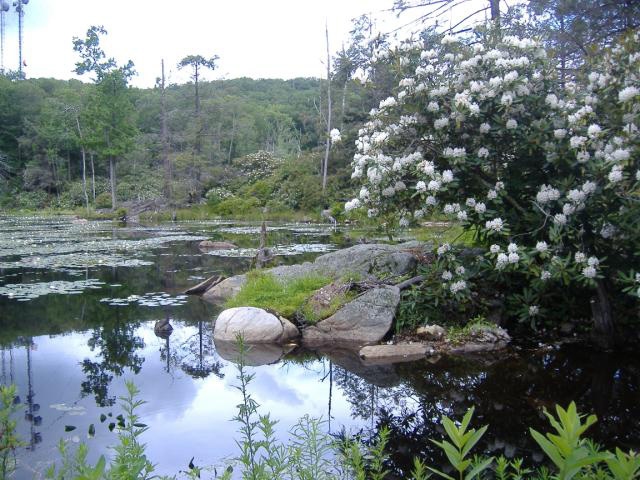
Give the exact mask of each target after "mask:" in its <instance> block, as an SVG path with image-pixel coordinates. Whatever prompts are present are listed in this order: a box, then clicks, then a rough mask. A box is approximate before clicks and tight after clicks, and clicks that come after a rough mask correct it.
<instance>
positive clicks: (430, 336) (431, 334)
mask: <svg viewBox="0 0 640 480" xmlns="http://www.w3.org/2000/svg"><path fill="white" fill-rule="evenodd" d="M416 333H417V334H418V335H420V336H422V337H425V338H426V339H427V340H442V339H443V338H444V337H445V335H446V334H447V331H446V330H445V329H444V328H443V327H441V326H440V325H425V326H424V327H419V328H418V329H417V330H416Z"/></svg>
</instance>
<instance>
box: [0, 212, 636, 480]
mask: <svg viewBox="0 0 640 480" xmlns="http://www.w3.org/2000/svg"><path fill="white" fill-rule="evenodd" d="M258 232H259V225H256V224H238V223H232V222H188V223H178V224H164V225H159V226H152V227H142V226H141V227H125V228H122V227H117V226H114V225H112V224H111V223H110V222H89V223H86V224H74V223H72V221H71V219H68V218H54V219H51V218H47V219H38V218H28V219H24V218H20V219H16V218H1V217H0V346H1V348H2V350H1V352H0V353H1V358H0V368H1V371H0V375H1V378H0V379H1V380H2V382H3V383H5V384H8V383H15V384H16V385H17V387H18V390H19V398H18V399H17V400H16V401H18V402H19V403H20V404H21V406H22V411H21V413H20V415H19V421H18V429H19V432H20V434H21V436H22V438H23V439H24V440H25V441H26V443H27V445H26V446H25V447H24V448H21V449H20V450H19V451H18V453H17V455H18V460H19V471H18V473H17V478H33V477H39V476H40V475H41V473H42V471H43V470H44V469H45V468H46V466H47V465H49V464H50V463H51V461H52V460H53V459H55V458H57V453H56V447H57V444H58V441H59V440H60V439H61V438H62V439H65V440H68V441H69V442H71V443H75V442H81V441H85V442H87V444H88V445H89V448H90V452H91V453H90V457H91V458H92V459H96V458H97V457H98V456H99V455H100V454H106V455H109V454H110V450H109V448H108V447H109V446H110V445H113V444H114V443H115V441H116V434H115V432H110V431H109V429H108V424H109V423H110V422H111V421H113V418H114V417H115V416H117V415H118V414H119V413H120V412H121V409H120V407H119V404H118V397H120V396H122V395H123V394H124V392H125V386H124V382H125V380H133V381H134V382H135V384H136V385H137V387H138V388H139V389H140V391H141V394H140V397H141V398H142V399H144V400H146V401H147V402H148V403H146V404H145V405H143V406H142V407H141V408H140V410H139V413H140V415H141V417H142V420H141V421H142V422H144V423H145V424H147V425H149V427H150V430H149V431H148V432H146V433H145V434H144V435H143V441H144V442H146V444H147V447H148V449H147V452H148V456H149V457H150V459H151V460H152V461H154V462H157V464H158V467H157V472H158V473H162V474H175V473H177V472H178V471H179V470H185V469H186V468H187V464H188V463H189V460H190V459H191V458H192V457H195V460H194V462H195V463H196V464H198V465H216V464H217V465H222V464H224V462H225V459H228V458H230V457H232V456H233V455H235V454H236V453H237V450H236V446H235V442H234V438H237V434H236V430H237V426H236V425H235V424H234V423H232V422H231V421H230V419H231V418H232V417H233V416H234V415H235V413H236V405H237V404H238V403H239V401H240V397H239V393H238V392H237V390H235V389H234V388H233V385H236V384H237V380H236V370H235V367H234V366H233V364H232V363H230V362H229V361H228V360H227V358H230V357H231V356H232V353H230V352H224V351H220V352H217V351H216V349H215V345H214V344H213V341H212V320H213V319H214V318H215V316H216V314H217V312H218V309H217V308H216V307H214V306H212V305H209V304H207V303H205V302H203V301H201V300H200V299H199V298H196V297H188V298H186V297H183V296H182V295H181V292H182V291H183V290H184V289H185V288H187V287H189V286H191V285H193V284H195V283H197V282H199V281H201V280H202V279H204V278H206V277H208V276H211V275H213V274H218V273H220V274H225V275H231V274H234V273H241V272H245V271H246V270H248V269H249V268H250V257H251V256H252V254H253V253H254V250H252V249H254V248H256V247H257V245H258ZM269 235H270V238H269V242H270V245H273V246H275V248H276V249H277V252H278V253H280V254H281V255H280V256H279V257H278V258H279V260H280V261H281V262H282V263H298V262H301V261H305V260H311V259H313V258H315V256H317V255H319V254H320V253H322V252H326V251H330V250H333V249H335V248H338V247H339V246H341V245H343V244H344V243H345V237H344V232H340V231H338V232H334V231H332V230H331V229H329V228H327V227H326V226H323V225H304V224H297V225H294V224H292V225H271V226H270V234H269ZM205 238H212V239H216V240H226V241H232V242H234V243H235V244H236V245H238V246H239V247H241V248H240V249H237V250H232V251H228V252H225V253H224V256H221V255H220V254H203V253H202V252H200V251H199V250H198V246H197V245H198V242H199V241H200V240H202V239H205ZM163 319H169V320H170V321H171V324H172V325H173V327H174V331H173V333H172V335H171V336H170V337H169V338H168V339H165V338H159V337H158V336H156V335H155V334H154V328H153V327H154V324H155V322H156V321H158V320H163ZM255 353H256V354H257V353H262V354H263V355H264V354H265V352H255ZM272 353H273V352H266V354H268V355H271V354H272ZM273 358H274V360H275V359H277V355H275V356H274V357H273ZM253 370H254V372H255V374H256V377H255V380H254V381H253V383H252V384H251V387H250V388H251V392H252V394H253V395H254V398H255V399H256V400H257V401H258V402H259V403H260V404H261V406H262V407H261V409H262V412H263V413H266V412H271V414H272V417H273V418H276V419H279V420H280V423H279V426H278V428H279V431H280V432H281V434H282V437H283V438H284V436H285V433H286V431H287V430H288V429H289V428H291V426H292V425H294V424H295V422H296V420H297V419H298V418H299V417H300V416H302V415H304V414H310V415H311V416H316V417H319V416H322V417H323V418H324V419H325V420H330V421H329V422H328V423H327V424H325V428H326V429H328V430H330V431H331V433H339V432H340V431H341V430H342V429H343V427H344V428H346V430H347V431H349V432H358V431H362V432H363V434H364V435H365V438H368V436H369V435H371V433H375V432H376V431H377V430H378V429H379V428H380V426H381V425H387V426H389V427H390V428H391V439H390V451H391V467H392V469H393V470H395V471H396V472H397V473H400V472H401V471H402V470H404V469H406V468H408V466H409V465H410V463H411V458H412V456H413V455H416V454H421V455H425V456H426V457H428V458H434V462H437V461H438V454H437V452H434V451H433V448H432V445H431V444H430V443H429V442H428V438H434V437H435V438H439V437H440V436H441V434H442V430H441V427H440V426H439V425H438V418H439V416H440V415H441V414H443V413H444V414H448V415H461V414H463V413H464V412H465V410H466V409H467V408H468V407H469V406H471V405H475V406H476V412H477V413H476V425H478V424H480V423H482V424H486V423H488V424H490V428H489V432H488V433H487V435H486V437H485V438H486V441H485V442H483V443H482V445H480V448H482V449H484V450H485V451H487V452H491V453H492V454H495V455H500V454H505V455H507V456H509V457H513V456H522V455H527V454H529V453H532V452H534V453H535V452H537V450H536V449H535V447H534V445H533V444H532V442H531V440H530V437H529V435H528V433H527V427H529V426H533V427H535V428H537V429H542V430H546V423H545V420H544V417H543V415H542V413H541V411H542V407H545V406H546V407H547V408H550V407H552V406H553V404H554V403H555V402H560V403H561V404H566V403H568V402H569V401H570V400H572V399H573V400H576V401H577V402H578V404H579V407H580V409H581V410H582V411H585V412H586V411H589V412H594V413H596V414H597V415H598V417H599V422H598V423H597V424H596V426H594V427H593V428H592V431H591V433H592V435H593V436H594V437H595V438H596V439H597V440H598V441H599V442H601V443H603V444H606V445H613V444H615V445H619V446H621V447H624V448H625V449H628V448H632V447H633V448H636V449H638V447H640V420H639V419H640V387H639V386H640V359H639V357H638V356H637V355H629V354H625V355H617V356H616V355H604V354H598V355H596V354H593V353H591V352H588V351H583V350H582V349H581V348H580V347H573V348H563V349H561V350H557V349H550V350H547V351H530V352H528V351H526V350H521V351H518V352H515V351H514V352H511V353H508V354H506V355H502V356H500V357H499V358H498V357H496V358H483V359H482V360H472V359H459V358H457V359H454V358H442V359H440V360H439V361H437V362H435V363H430V362H428V361H426V360H425V361H421V362H413V363H404V364H396V365H388V366H377V367H367V366H365V365H363V364H362V363H361V362H360V361H359V359H358V358H357V356H356V355H355V354H354V353H352V352H348V351H340V350H334V351H327V352H305V351H302V350H300V349H297V350H294V351H292V352H290V353H288V354H287V355H286V356H285V357H284V359H282V360H281V361H279V362H277V363H274V364H271V365H263V366H260V367H256V368H255V369H253ZM101 414H104V415H106V416H107V420H106V421H105V422H104V423H101V422H100V416H101ZM109 415H111V417H109ZM91 424H94V425H95V436H93V437H92V438H88V434H87V432H88V430H89V426H90V425H91ZM65 426H74V427H76V428H75V429H74V430H72V431H70V432H65ZM534 458H535V459H536V460H538V461H540V460H542V457H541V455H539V454H538V453H535V454H534Z"/></svg>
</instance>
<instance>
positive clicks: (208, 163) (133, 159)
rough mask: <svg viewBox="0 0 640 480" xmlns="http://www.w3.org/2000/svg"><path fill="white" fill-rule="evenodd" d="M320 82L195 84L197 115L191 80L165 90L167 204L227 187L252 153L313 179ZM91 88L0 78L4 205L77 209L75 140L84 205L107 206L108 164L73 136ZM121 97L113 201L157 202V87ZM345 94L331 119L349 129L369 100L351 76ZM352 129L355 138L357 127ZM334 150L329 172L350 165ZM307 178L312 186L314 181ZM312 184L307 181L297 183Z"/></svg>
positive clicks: (319, 133) (319, 137)
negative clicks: (170, 197) (125, 120)
mask: <svg viewBox="0 0 640 480" xmlns="http://www.w3.org/2000/svg"><path fill="white" fill-rule="evenodd" d="M324 83H326V82H322V81H321V80H318V79H306V78H298V79H293V80H276V79H260V80H253V79H250V78H240V79H234V80H218V81H212V82H201V83H200V85H199V96H200V102H201V105H200V109H201V111H200V113H199V115H198V116H196V115H195V112H194V85H193V84H192V83H191V84H186V85H170V86H168V87H167V88H166V93H165V98H166V107H165V108H166V121H167V131H168V138H167V140H168V147H169V152H168V154H169V159H170V161H171V163H172V167H173V188H172V191H173V193H174V200H175V202H176V203H177V204H178V205H181V204H188V203H193V202H199V201H200V200H201V199H202V198H203V197H204V195H205V194H206V192H207V191H209V190H210V189H211V188H213V187H221V186H226V185H228V184H229V183H230V182H231V181H232V180H233V179H234V177H235V176H237V175H238V174H239V173H240V172H241V170H239V169H238V168H237V165H234V162H233V160H234V159H237V158H239V157H243V156H246V155H248V154H252V153H256V152H259V151H263V152H267V153H269V154H271V157H273V158H277V159H283V160H284V159H295V160H296V162H295V163H296V164H298V165H299V169H300V168H302V172H301V173H302V174H303V175H309V176H316V177H317V176H318V174H319V171H320V162H321V160H320V159H321V156H320V150H321V149H322V148H323V147H324V142H325V135H324V133H323V129H324V126H323V115H322V114H321V111H322V110H321V109H326V106H323V102H325V99H324V98H323V95H325V96H326V93H323V91H322V90H321V89H323V88H326V87H325V86H324ZM343 87H344V85H343ZM95 88H96V86H95V85H93V84H90V83H83V82H79V81H76V80H70V81H63V80H54V79H29V80H24V81H15V80H13V79H11V78H9V77H7V76H0V124H1V125H3V128H2V129H0V152H1V154H2V164H1V166H2V172H1V175H2V184H1V186H0V188H1V191H2V204H3V206H4V207H8V208H15V207H23V208H41V207H43V206H53V207H59V208H72V207H77V206H81V205H83V204H84V200H83V193H82V152H81V150H82V145H83V142H84V144H85V145H87V148H86V170H87V189H88V196H89V202H90V203H94V202H95V200H96V198H97V200H98V206H104V207H106V206H110V199H109V198H105V196H104V195H103V197H102V198H101V197H100V195H101V194H105V193H106V192H108V191H109V185H108V179H109V164H108V161H106V158H105V156H104V155H101V154H100V151H99V147H98V146H97V145H96V146H95V147H94V148H91V146H90V142H88V141H87V139H86V138H84V139H83V138H82V137H81V135H84V136H85V137H86V136H88V135H89V133H88V126H87V125H88V124H90V123H91V122H92V119H91V118H90V117H91V115H92V112H91V110H90V106H88V104H89V103H90V101H91V97H92V94H93V91H94V90H95ZM342 90H343V89H341V92H340V93H341V94H342ZM129 93H130V95H129V96H130V102H131V111H130V112H129V116H130V120H131V123H132V125H131V126H132V129H133V132H132V135H131V139H130V145H129V146H128V148H127V152H126V153H124V154H123V155H122V159H120V160H119V162H118V164H117V178H118V182H117V196H118V200H119V201H130V200H148V199H153V198H160V197H161V196H162V195H163V193H164V177H163V170H162V167H163V162H162V153H163V142H162V135H161V133H162V101H163V100H162V91H161V89H160V88H159V87H158V88H153V89H135V88H131V89H129ZM345 94H346V98H345V102H344V111H343V109H342V106H343V103H342V102H341V101H339V102H336V103H337V105H336V108H335V112H334V118H337V119H338V122H339V125H345V124H346V125H347V130H348V127H349V126H350V125H351V124H352V123H354V122H361V121H362V118H364V116H365V115H366V114H367V113H368V111H369V109H370V108H371V105H370V103H371V101H369V100H368V98H367V96H366V92H365V91H364V89H363V87H362V86H361V85H360V83H359V82H355V81H349V84H348V85H347V88H346V91H345ZM78 125H79V126H80V131H79V130H78ZM83 127H84V128H83ZM79 132H81V133H79ZM351 135H352V138H353V136H355V132H351ZM196 140H197V142H196ZM352 144H353V141H351V142H345V143H343V144H342V145H349V146H350V145H352ZM196 147H197V149H198V150H199V151H196ZM332 153H333V155H332V162H331V164H330V172H331V173H335V172H338V171H340V170H341V169H344V167H345V166H346V165H348V163H349V157H350V156H351V154H352V151H349V149H345V148H340V149H336V150H334V151H333V152H332ZM264 173H265V174H267V173H269V172H264ZM94 177H95V198H94V192H93V184H94V181H93V179H94ZM141 179H144V181H141ZM315 183H317V186H318V187H320V182H319V180H318V181H316V182H315ZM315 187H316V185H315V184H313V183H311V184H310V185H306V186H305V188H309V189H311V190H314V189H315ZM310 193H313V192H310Z"/></svg>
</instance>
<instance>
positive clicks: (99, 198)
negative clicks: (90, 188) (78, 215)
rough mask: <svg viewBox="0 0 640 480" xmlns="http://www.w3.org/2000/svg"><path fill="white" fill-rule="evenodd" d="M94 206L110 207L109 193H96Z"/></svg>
mask: <svg viewBox="0 0 640 480" xmlns="http://www.w3.org/2000/svg"><path fill="white" fill-rule="evenodd" d="M95 206H96V208H111V193H109V192H102V193H101V194H100V195H96V201H95Z"/></svg>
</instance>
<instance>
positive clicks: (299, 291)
mask: <svg viewBox="0 0 640 480" xmlns="http://www.w3.org/2000/svg"><path fill="white" fill-rule="evenodd" d="M330 282H331V279H330V278H327V277H323V276H320V275H308V276H304V277H300V278H296V279H293V280H290V281H286V282H281V281H279V280H278V279H276V277H274V276H273V275H270V274H265V273H262V272H259V271H254V272H250V273H249V274H248V275H247V283H246V284H245V285H244V286H243V287H242V289H241V290H240V292H239V293H238V294H237V295H236V296H235V297H233V298H232V299H230V300H229V301H227V303H225V307H226V308H232V307H258V308H267V309H271V310H275V311H276V312H278V313H279V314H280V315H283V316H285V317H288V318H291V317H292V316H293V315H294V314H295V313H296V312H297V311H298V310H299V309H300V308H301V307H302V306H303V304H304V303H305V301H306V300H307V298H309V296H311V294H313V292H315V291H316V290H318V289H319V288H322V287H324V286H325V285H327V284H329V283H330Z"/></svg>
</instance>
